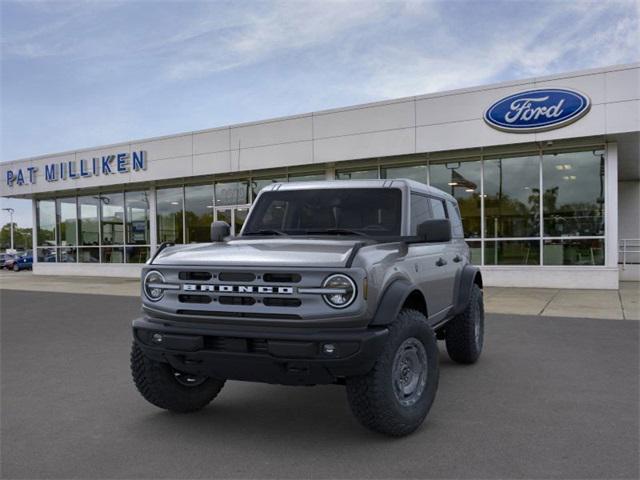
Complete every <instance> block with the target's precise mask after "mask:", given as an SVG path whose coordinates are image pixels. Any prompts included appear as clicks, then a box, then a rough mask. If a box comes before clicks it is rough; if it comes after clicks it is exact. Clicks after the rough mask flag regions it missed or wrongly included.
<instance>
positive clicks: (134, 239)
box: [124, 191, 151, 263]
mask: <svg viewBox="0 0 640 480" xmlns="http://www.w3.org/2000/svg"><path fill="white" fill-rule="evenodd" d="M124 205H125V233H126V235H125V242H126V245H125V247H124V249H125V261H126V262H127V263H144V262H146V261H147V259H148V258H149V255H150V249H151V247H150V245H151V236H150V224H149V193H148V192H146V191H141V192H125V193H124Z"/></svg>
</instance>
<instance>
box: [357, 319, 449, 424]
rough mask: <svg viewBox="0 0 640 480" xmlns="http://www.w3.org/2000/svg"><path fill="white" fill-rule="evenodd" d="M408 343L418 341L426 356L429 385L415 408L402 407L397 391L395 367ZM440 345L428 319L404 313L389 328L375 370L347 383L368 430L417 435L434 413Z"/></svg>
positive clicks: (426, 384)
mask: <svg viewBox="0 0 640 480" xmlns="http://www.w3.org/2000/svg"><path fill="white" fill-rule="evenodd" d="M409 339H415V340H418V341H419V342H420V343H421V344H422V346H423V347H424V352H425V353H426V369H425V370H426V383H425V385H424V388H423V389H422V393H421V395H420V396H419V398H418V399H417V400H416V401H415V403H414V404H412V405H408V406H406V405H402V404H401V402H400V400H399V399H398V398H397V396H396V393H395V391H394V373H393V366H394V360H395V359H396V355H397V354H398V351H399V348H400V347H401V346H402V345H404V344H405V342H406V341H407V340H409ZM438 376H439V369H438V345H437V341H436V337H435V334H434V332H433V329H432V328H431V327H430V326H429V324H428V323H427V319H426V318H425V316H424V315H423V314H422V313H420V312H418V311H416V310H410V309H404V310H402V311H401V312H400V313H399V314H398V317H397V318H396V320H395V321H394V322H393V323H392V324H391V325H390V327H389V336H388V338H387V339H386V342H385V346H384V348H383V350H382V352H381V353H380V356H379V357H378V359H377V361H376V363H375V365H374V367H373V369H372V370H371V371H370V372H369V373H367V374H365V375H362V376H357V377H350V378H347V379H346V387H347V398H348V399H349V405H350V407H351V411H352V412H353V414H354V415H355V417H356V418H357V419H358V421H359V422H360V423H361V424H362V425H364V426H365V427H367V428H369V429H371V430H373V431H375V432H379V433H383V434H386V435H392V436H397V437H400V436H404V435H408V434H410V433H412V432H414V431H415V430H416V429H417V428H418V427H419V426H420V425H421V424H422V422H423V421H424V419H425V417H426V416H427V413H428V412H429V410H430V409H431V405H432V404H433V400H434V398H435V395H436V390H437V389H438Z"/></svg>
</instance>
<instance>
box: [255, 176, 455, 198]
mask: <svg viewBox="0 0 640 480" xmlns="http://www.w3.org/2000/svg"><path fill="white" fill-rule="evenodd" d="M402 187H406V188H408V189H410V190H412V191H414V192H420V193H425V194H429V195H434V196H438V197H442V198H445V199H447V200H451V201H453V202H456V200H455V198H454V197H452V196H451V195H449V194H448V193H447V192H444V191H442V190H440V189H439V188H435V187H431V186H429V185H425V184H424V183H420V182H416V181H415V180H411V179H408V178H394V179H386V180H321V181H314V182H289V183H274V184H271V185H267V186H266V187H264V188H263V189H262V190H261V193H262V192H269V191H287V190H314V189H315V190H325V189H332V188H402Z"/></svg>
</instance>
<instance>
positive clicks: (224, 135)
mask: <svg viewBox="0 0 640 480" xmlns="http://www.w3.org/2000/svg"><path fill="white" fill-rule="evenodd" d="M541 87H563V88H573V89H577V90H580V91H582V92H583V93H585V94H587V95H588V96H589V97H590V98H591V100H592V107H591V111H590V112H589V113H588V114H587V115H585V116H584V117H583V118H581V119H580V120H578V121H576V122H575V123H573V124H571V125H568V126H565V127H563V128H559V129H556V130H551V131H547V132H541V133H529V134H513V133H506V132H502V131H498V130H495V129H493V128H491V127H489V126H488V125H486V124H485V122H484V120H483V113H484V110H485V109H486V108H487V107H488V106H489V105H491V104H492V103H493V102H494V101H496V100H498V99H500V98H503V97H505V96H507V95H509V94H512V93H515V92H517V91H521V90H526V89H530V88H541ZM638 131H640V64H633V65H623V66H615V67H607V68H601V69H593V70H588V71H582V72H573V73H567V74H561V75H555V76H548V77H543V78H533V79H525V80H521V81H514V82H506V83H501V84H496V85H487V86H482V87H476V88H468V89H461V90H456V91H450V92H439V93H435V94H430V95H421V96H416V97H409V98H403V99H398V100H392V101H385V102H377V103H372V104H366V105H357V106H353V107H347V108H340V109H333V110H327V111H322V112H314V113H309V114H304V115H296V116H290V117H285V118H278V119H272V120H266V121H261V122H253V123H247V124H241V125H233V126H227V127H222V128H215V129H209V130H203V131H197V132H190V133H183V134H178V135H172V136H165V137H158V138H152V139H143V140H135V141H131V142H124V143H120V144H115V145H107V146H101V147H96V148H92V149H84V150H78V151H72V152H64V153H60V154H54V155H47V156H42V157H37V158H30V159H24V160H19V161H14V162H9V163H7V164H2V166H1V168H0V174H1V175H2V180H4V176H5V172H6V170H7V169H14V170H15V169H16V168H23V169H26V168H27V167H30V166H34V167H37V168H38V177H39V178H38V181H37V182H36V183H35V184H26V185H23V186H17V185H14V186H12V187H9V186H7V185H6V182H4V181H0V195H1V196H23V197H30V196H32V195H34V194H48V193H51V192H64V191H65V190H67V191H69V190H77V189H84V188H88V187H100V188H104V187H109V186H121V185H123V184H133V183H137V182H145V183H146V185H145V188H148V186H149V185H153V184H154V182H162V181H166V180H170V179H187V178H189V177H193V176H201V175H217V174H226V173H234V172H244V171H255V170H261V169H266V168H277V167H294V166H299V165H313V164H323V168H324V167H325V166H326V164H327V163H330V164H331V165H330V166H329V167H328V168H327V172H328V174H332V172H333V171H334V169H335V168H336V166H337V168H339V166H340V162H342V161H347V160H352V159H362V158H372V157H385V156H393V155H402V154H411V153H423V152H438V151H449V150H459V149H466V148H481V147H491V146H498V145H501V146H505V145H518V144H521V143H528V142H540V143H541V144H543V145H544V144H546V142H550V141H557V140H563V139H569V138H581V137H591V136H595V137H598V138H600V139H602V141H608V142H609V147H608V152H607V193H606V195H607V202H606V205H607V253H606V265H605V267H596V270H590V269H588V268H583V267H566V268H563V267H484V268H483V271H484V272H485V275H486V278H487V285H503V284H504V285H520V284H526V285H527V286H542V287H544V286H558V287H562V286H566V287H573V286H575V285H576V284H581V285H582V284H584V285H585V286H589V287H590V288H591V287H593V288H595V287H598V288H615V287H616V286H617V275H615V274H614V273H616V272H617V266H616V264H617V236H618V232H619V227H618V223H617V219H618V218H619V217H622V215H625V214H624V213H620V214H618V211H617V209H616V206H618V205H620V207H621V208H624V209H625V212H626V211H627V209H628V208H631V207H628V202H627V200H621V201H620V202H619V201H618V192H617V191H618V181H617V178H616V175H617V173H616V172H617V168H616V162H617V150H616V147H615V144H614V143H611V142H615V140H616V135H621V134H626V133H628V132H638ZM139 150H143V151H145V152H146V155H147V162H148V165H147V168H146V170H145V171H140V172H128V173H124V174H111V175H99V176H92V177H87V178H78V179H66V180H58V181H56V182H46V181H45V180H44V166H45V165H46V164H50V163H52V162H62V161H71V160H75V161H76V162H78V161H79V160H80V159H82V158H85V159H90V158H92V157H101V156H102V155H113V154H117V153H120V152H125V153H128V154H131V152H133V151H139ZM636 185H637V183H636ZM621 188H624V190H625V191H624V193H621V195H624V197H623V198H624V199H628V198H630V201H631V202H633V201H634V199H635V198H636V197H635V196H634V195H636V196H637V194H634V193H633V192H637V186H636V187H631V193H629V191H628V188H627V187H626V186H625V187H621ZM634 189H635V190H634ZM152 197H153V201H152V206H151V232H152V237H151V242H152V245H153V244H155V243H156V241H155V233H156V228H155V222H156V216H155V195H153V196H152ZM621 198H622V197H621ZM623 204H624V205H623ZM636 211H637V210H636ZM630 213H631V214H633V211H632V212H630ZM34 224H35V223H34ZM625 228H626V227H625ZM620 235H621V237H623V235H625V236H626V235H627V233H626V231H625V232H624V233H623V232H622V231H620ZM139 269H140V266H138V265H94V264H68V265H65V264H48V265H41V264H39V265H36V268H35V271H36V273H45V272H46V273H52V272H59V273H72V272H76V273H80V274H84V275H90V274H95V275H112V274H117V275H127V276H131V275H137V274H138V272H139ZM552 270H553V275H549V272H550V271H552ZM595 271H597V272H598V273H597V274H593V272H595ZM552 284H553V285H552ZM520 286H524V285H520Z"/></svg>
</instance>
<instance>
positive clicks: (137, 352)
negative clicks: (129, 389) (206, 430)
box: [131, 342, 224, 413]
mask: <svg viewBox="0 0 640 480" xmlns="http://www.w3.org/2000/svg"><path fill="white" fill-rule="evenodd" d="M131 374H132V375H133V382H134V383H135V385H136V387H137V389H138V391H139V392H140V393H141V394H142V396H143V397H144V398H145V400H147V401H148V402H149V403H151V404H153V405H155V406H156V407H159V408H163V409H165V410H169V411H171V412H176V413H189V412H195V411H197V410H200V409H202V408H204V407H206V406H207V405H208V404H209V403H210V402H211V400H213V399H214V398H215V397H216V396H217V395H218V393H219V392H220V390H222V387H223V386H224V380H217V379H214V378H208V379H206V380H204V382H203V383H201V384H199V385H194V386H185V385H182V384H180V383H179V382H178V381H177V380H176V379H175V370H173V368H172V367H171V366H170V365H169V364H168V363H163V362H157V361H155V360H152V359H150V358H148V357H146V356H145V355H144V353H142V350H141V349H140V347H138V345H137V344H136V343H135V342H133V346H132V348H131Z"/></svg>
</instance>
